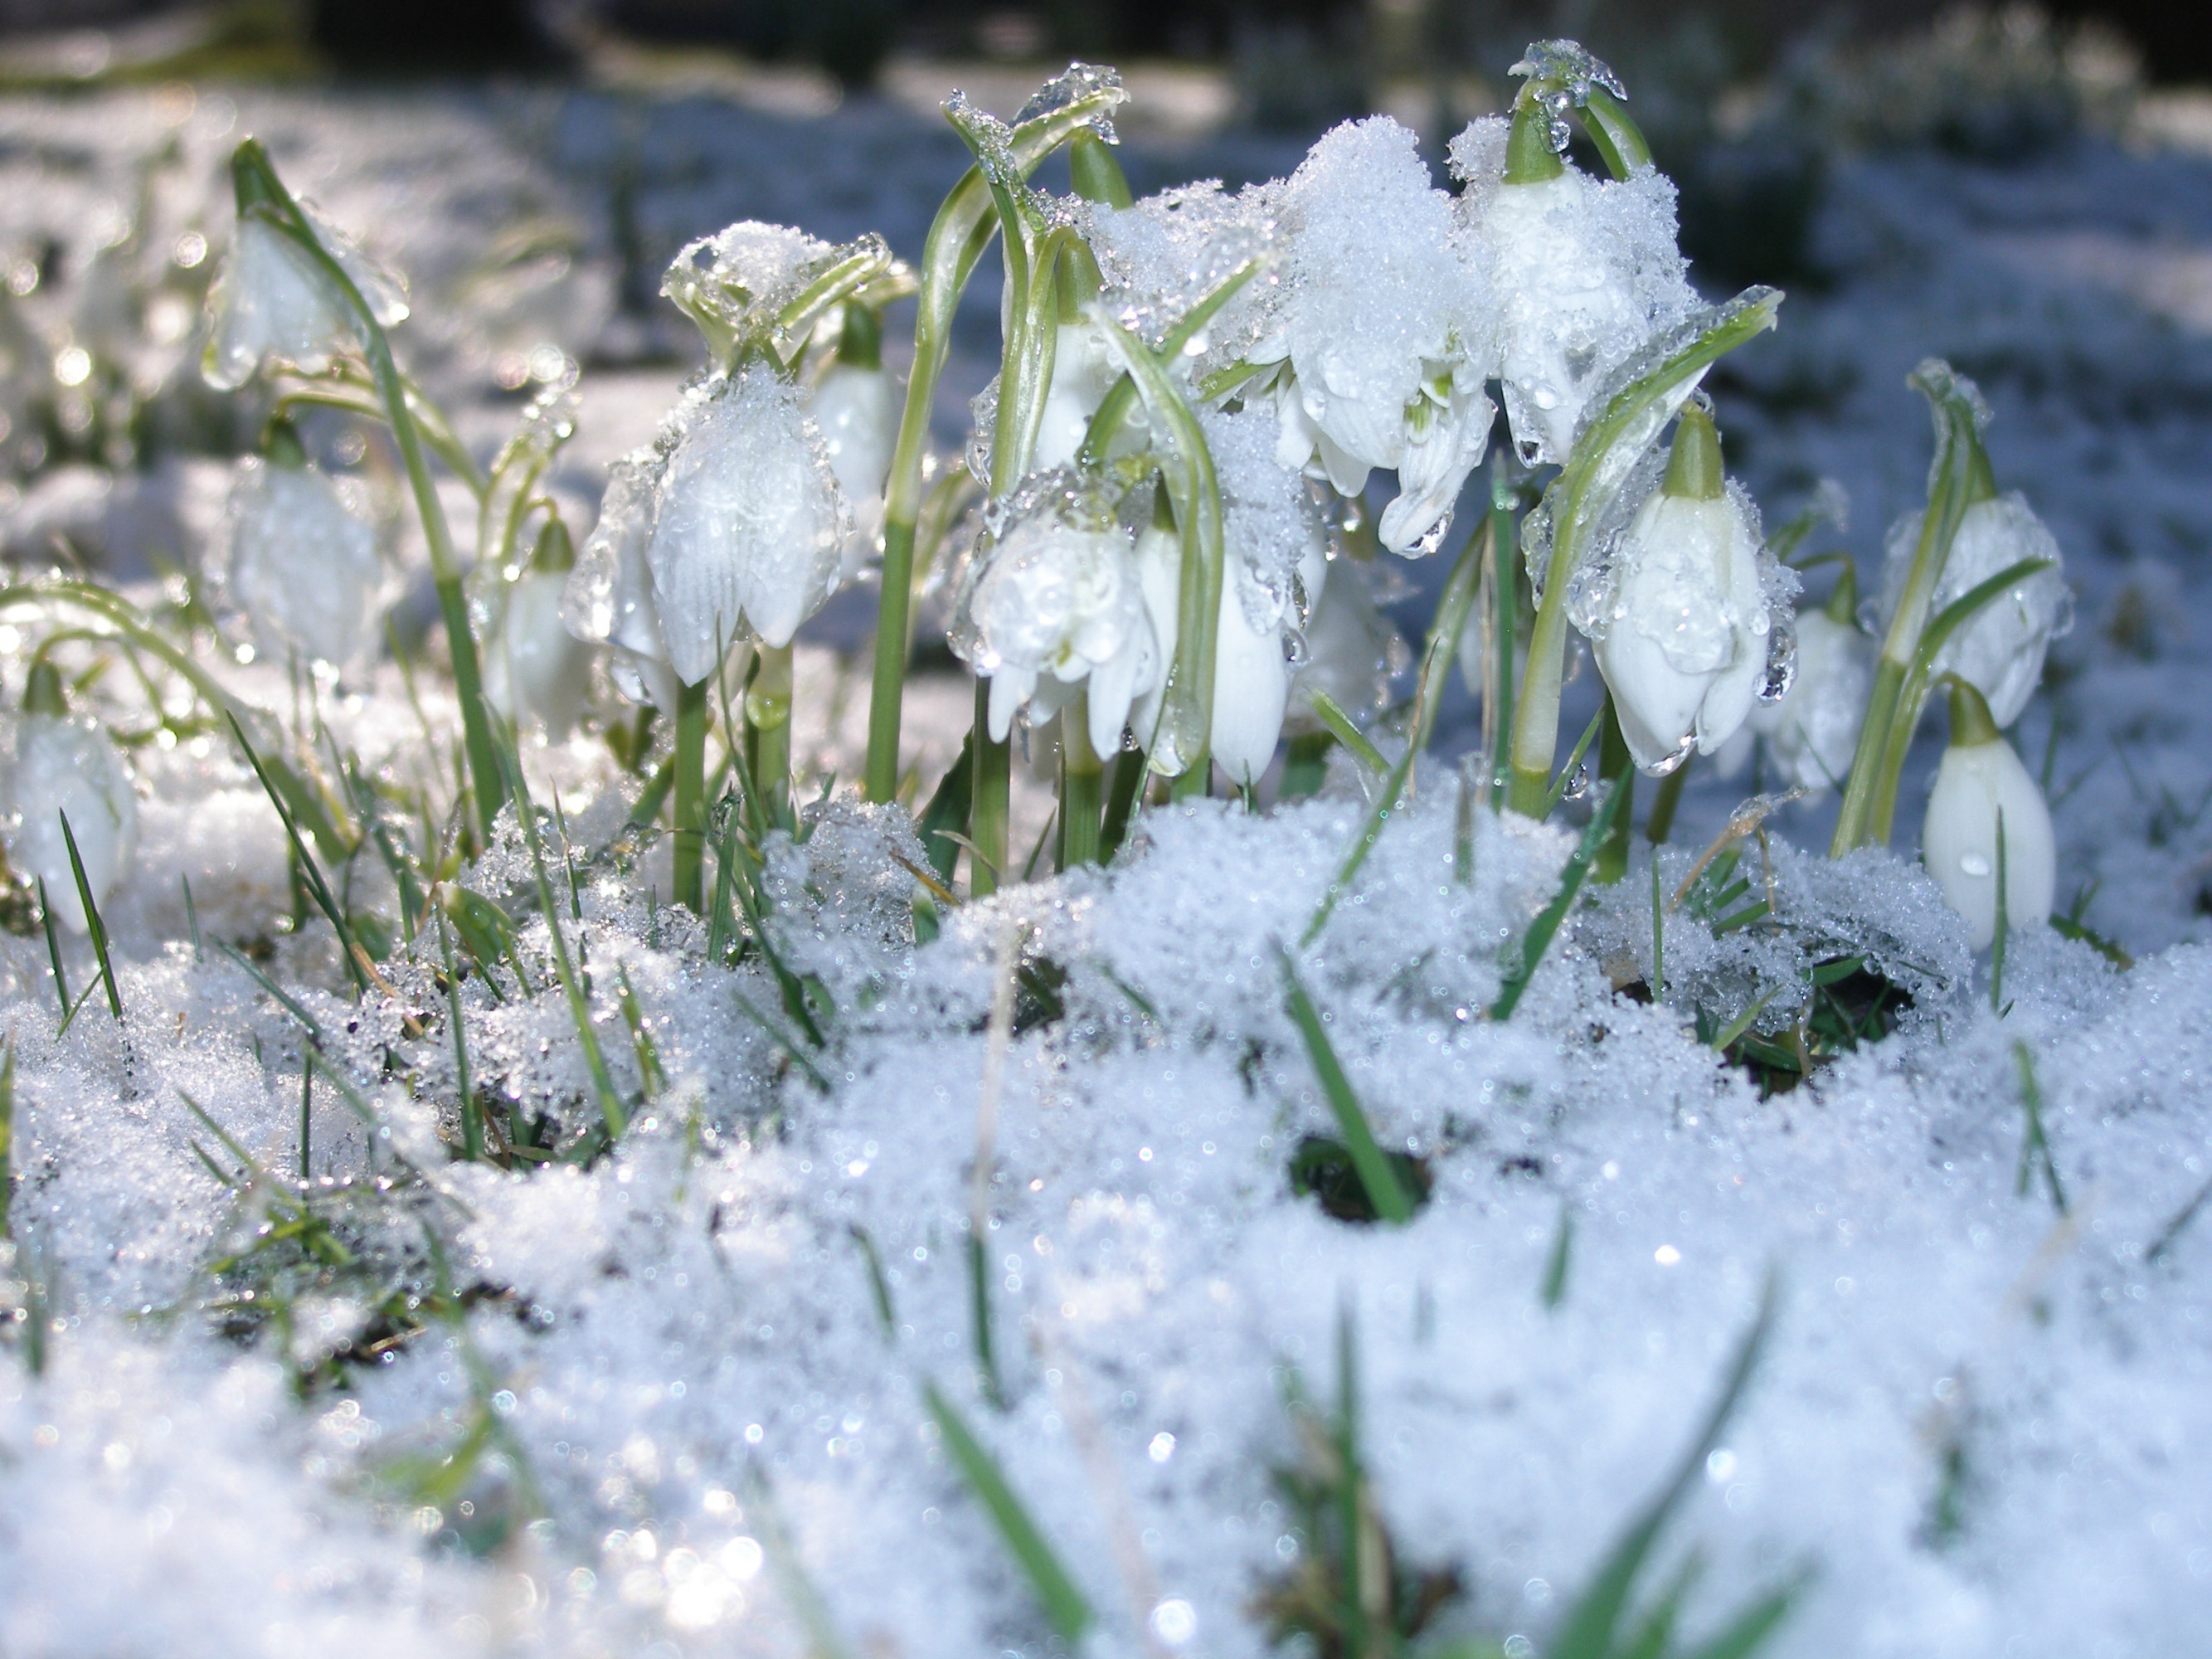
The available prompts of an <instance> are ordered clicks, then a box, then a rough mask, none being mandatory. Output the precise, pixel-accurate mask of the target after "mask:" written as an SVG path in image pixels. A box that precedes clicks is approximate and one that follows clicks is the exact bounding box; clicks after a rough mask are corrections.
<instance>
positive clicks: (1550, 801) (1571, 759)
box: [1540, 707, 1605, 818]
mask: <svg viewBox="0 0 2212 1659" xmlns="http://www.w3.org/2000/svg"><path fill="white" fill-rule="evenodd" d="M1604 725H1605V710H1604V708H1602V707H1601V708H1599V709H1598V711H1597V713H1596V714H1592V715H1591V716H1590V723H1589V725H1588V726H1584V727H1583V734H1582V736H1581V737H1579V738H1576V739H1575V746H1574V748H1573V749H1571V750H1569V751H1568V754H1567V763H1566V764H1565V766H1562V767H1561V768H1560V769H1559V776H1557V777H1555V778H1553V780H1552V787H1551V789H1550V790H1549V791H1548V792H1547V793H1546V794H1545V796H1544V810H1543V811H1542V813H1541V815H1540V816H1541V817H1547V818H1548V817H1551V816H1552V809H1553V807H1554V806H1557V805H1559V803H1560V802H1561V801H1563V800H1565V799H1566V798H1567V791H1568V790H1570V789H1571V788H1573V787H1575V774H1576V773H1577V772H1579V771H1580V770H1582V765H1583V756H1585V755H1587V754H1589V746H1590V744H1591V742H1592V741H1593V740H1594V739H1595V738H1596V736H1597V734H1598V732H1599V730H1600V729H1601V727H1602V726H1604Z"/></svg>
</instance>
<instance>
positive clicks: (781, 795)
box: [745, 645, 791, 823]
mask: <svg viewBox="0 0 2212 1659" xmlns="http://www.w3.org/2000/svg"><path fill="white" fill-rule="evenodd" d="M757 659H758V661H759V664H760V665H759V667H758V668H757V669H756V670H755V671H753V678H752V683H751V684H750V685H748V686H746V687H745V749H746V755H745V760H746V763H747V765H748V767H749V768H750V770H751V772H752V778H753V787H754V788H756V789H757V790H759V791H760V794H761V816H762V820H763V822H764V823H790V822H791V647H789V646H788V645H785V646H781V647H778V646H769V645H763V646H760V647H757Z"/></svg>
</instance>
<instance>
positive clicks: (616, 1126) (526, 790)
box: [495, 743, 629, 1141]
mask: <svg viewBox="0 0 2212 1659" xmlns="http://www.w3.org/2000/svg"><path fill="white" fill-rule="evenodd" d="M495 748H496V749H497V751H498V762H499V769H500V771H501V774H502V775H503V776H502V780H501V781H503V782H504V783H505V784H506V786H507V793H508V795H509V796H510V797H512V798H513V801H514V816H515V818H516V820H517V822H519V823H520V824H521V825H522V839H523V842H524V844H525V845H526V846H527V847H528V848H529V849H530V867H531V870H532V873H533V874H534V875H535V876H536V877H537V880H538V909H539V911H540V912H541V913H542V914H543V915H544V918H545V931H546V933H547V935H548V936H549V937H550V939H551V940H552V943H553V970H554V972H555V973H556V974H557V975H560V979H561V989H562V991H563V992H564V993H566V994H567V996H568V1018H569V1020H570V1022H571V1023H572V1024H574V1026H575V1028H576V1041H577V1043H578V1044H579V1046H580V1047H581V1048H582V1049H583V1051H584V1064H585V1066H586V1067H587V1068H588V1069H589V1070H590V1072H591V1074H592V1089H593V1091H595V1092H596V1093H597V1094H598V1096H599V1118H600V1121H601V1122H602V1123H603V1124H604V1125H605V1128H606V1132H607V1139H609V1140H610V1141H616V1140H620V1139H622V1137H623V1130H624V1129H625V1128H627V1127H629V1119H628V1117H627V1116H626V1115H625V1114H624V1113H623V1104H622V1097H621V1096H619V1095H617V1093H616V1092H615V1083H614V1079H613V1078H612V1077H611V1075H609V1073H608V1072H607V1058H606V1055H605V1054H603V1053H601V1052H600V1049H599V1028H598V1027H596V1026H595V1025H593V1024H592V1009H591V1005H590V1004H589V1003H588V1002H587V1001H586V1000H585V996H584V986H583V981H581V979H580V978H579V977H578V975H577V973H576V965H575V963H574V962H573V961H572V960H571V959H570V957H569V955H568V939H567V938H566V937H565V936H564V935H563V934H562V931H561V915H560V911H559V910H558V909H557V908H556V906H555V904H554V902H553V881H552V878H551V877H550V876H548V875H547V874H546V873H545V846H544V841H543V839H542V838H541V837H540V836H539V835H538V811H537V808H536V807H535V806H533V805H532V803H531V799H530V787H529V785H528V784H527V783H526V781H524V779H523V775H522V766H521V763H520V760H519V758H518V757H516V755H515V752H514V750H513V746H512V745H511V744H506V743H501V744H496V745H495Z"/></svg>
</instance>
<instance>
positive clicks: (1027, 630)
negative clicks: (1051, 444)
mask: <svg viewBox="0 0 2212 1659" xmlns="http://www.w3.org/2000/svg"><path fill="white" fill-rule="evenodd" d="M1065 477H1066V475H1065V474H1060V475H1056V476H1055V477H1053V478H1048V479H1047V480H1045V481H1043V483H1042V488H1040V489H1035V490H1030V491H1024V492H1022V493H1021V494H1019V495H1016V496H1015V497H1013V498H1012V501H1011V502H1010V504H1009V510H1008V512H1007V513H1006V525H1005V528H1004V530H1003V531H1002V532H1001V533H1000V536H999V538H998V540H997V541H996V543H995V544H993V545H992V546H991V547H990V548H989V549H988V550H987V551H986V552H984V553H983V554H982V555H981V557H980V558H979V559H978V560H977V562H976V564H975V568H974V569H973V570H971V571H970V573H969V576H968V579H967V581H966V582H965V584H964V585H963V592H962V594H961V598H960V603H959V613H958V617H957V620H956V622H955V624H954V630H953V647H954V649H955V650H957V651H958V652H959V653H960V654H961V655H962V656H963V657H964V658H965V659H967V660H968V662H969V664H970V665H972V666H973V667H974V668H975V671H976V673H978V674H980V675H984V676H987V677H988V678H989V680H990V682H991V702H990V709H989V726H990V734H991V738H992V740H993V741H994V742H1004V741H1005V740H1006V734H1007V732H1009V731H1010V730H1011V729H1012V725H1013V719H1014V711H1015V710H1016V709H1018V708H1021V707H1023V706H1024V704H1027V705H1029V707H1030V719H1031V720H1032V721H1033V722H1037V723H1042V721H1043V720H1047V719H1049V718H1050V717H1051V716H1052V715H1053V714H1056V713H1058V712H1059V710H1060V708H1062V707H1064V706H1065V705H1066V704H1067V703H1068V702H1072V701H1073V699H1074V696H1075V694H1076V693H1077V691H1079V690H1088V692H1089V693H1090V727H1089V735H1090V738H1091V748H1092V749H1093V750H1095V751H1096V752H1097V753H1098V754H1101V755H1111V754H1112V753H1114V752H1115V750H1117V749H1119V748H1120V747H1121V728H1122V726H1124V725H1126V724H1127V721H1128V718H1129V707H1130V704H1131V703H1132V702H1133V701H1134V700H1135V698H1136V697H1137V696H1139V694H1140V693H1143V692H1147V691H1152V690H1156V689H1157V687H1158V684H1159V682H1160V680H1161V679H1162V678H1163V676H1164V672H1165V668H1166V663H1167V657H1166V654H1165V653H1164V651H1163V650H1162V648H1161V647H1160V646H1159V644H1158V639H1157V636H1156V634H1155V631H1154V627H1153V619H1152V616H1150V615H1149V614H1147V608H1146V590H1145V587H1144V585H1143V584H1142V582H1141V581H1140V580H1139V574H1138V566H1137V558H1136V554H1135V550H1134V549H1133V546H1132V544H1131V542H1130V538H1129V534H1128V532H1127V531H1125V530H1123V529H1122V528H1121V526H1120V525H1119V524H1118V523H1116V522H1115V520H1113V518H1112V516H1111V515H1110V514H1108V513H1103V512H1100V511H1097V510H1096V508H1095V507H1094V504H1093V503H1091V501H1088V500H1086V499H1085V498H1084V497H1083V496H1082V495H1079V494H1078V493H1077V492H1076V491H1073V490H1070V489H1066V488H1065V487H1064V486H1063V485H1062V483H1060V480H1063V479H1064V478H1065Z"/></svg>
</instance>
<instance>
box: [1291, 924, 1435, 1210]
mask: <svg viewBox="0 0 2212 1659" xmlns="http://www.w3.org/2000/svg"><path fill="white" fill-rule="evenodd" d="M1279 957H1280V960H1281V962H1282V965H1283V987H1284V998H1285V1003H1286V1005H1287V1006H1288V1008H1289V1010H1290V1015H1291V1023H1292V1024H1295V1025H1296V1026H1297V1028H1298V1035H1299V1036H1301V1037H1303V1038H1304V1040H1305V1045H1306V1057H1307V1058H1308V1059H1309V1060H1311V1061H1312V1062H1313V1068H1314V1075H1315V1076H1316V1077H1317V1078H1319V1079H1321V1087H1322V1093H1323V1094H1324V1095H1326V1096H1327V1097H1328V1104H1329V1109H1330V1110H1331V1111H1333V1112H1334V1113H1335V1114H1336V1123H1337V1127H1338V1129H1339V1130H1340V1131H1341V1132H1342V1133H1343V1135H1344V1146H1345V1150H1346V1152H1349V1153H1351V1154H1352V1168H1353V1169H1355V1170H1358V1172H1359V1183H1360V1185H1361V1186H1363V1187H1364V1188H1366V1189H1367V1201H1368V1202H1369V1203H1370V1204H1371V1205H1372V1206H1374V1208H1375V1213H1376V1215H1378V1216H1380V1217H1381V1218H1383V1220H1385V1221H1390V1222H1395V1223H1397V1224H1399V1225H1404V1224H1405V1223H1407V1222H1408V1221H1410V1220H1412V1219H1413V1209H1414V1203H1413V1195H1412V1194H1409V1193H1408V1192H1407V1190H1406V1188H1405V1186H1404V1185H1403V1183H1402V1182H1400V1180H1399V1179H1398V1172H1397V1171H1396V1170H1394V1169H1392V1168H1391V1167H1390V1162H1389V1159H1388V1158H1385V1157H1384V1156H1383V1148H1382V1146H1380V1145H1379V1144H1378V1143H1377V1142H1376V1139H1375V1131H1374V1130H1373V1129H1372V1128H1370V1127H1369V1126H1368V1122H1367V1113H1366V1111H1365V1110H1364V1109H1363V1108H1362V1107H1361V1106H1360V1104H1359V1097H1358V1095H1356V1094H1354V1093H1353V1092H1352V1079H1349V1078H1347V1077H1346V1076H1345V1074H1344V1067H1343V1066H1340V1065H1339V1064H1338V1063H1337V1059H1336V1050H1335V1049H1334V1048H1331V1047H1330V1046H1329V1041H1328V1031H1327V1030H1325V1029H1324V1028H1323V1027H1322V1023H1321V1015H1320V1014H1319V1013H1318V1012H1316V1010H1315V1008H1314V1006H1313V1000H1312V999H1311V998H1310V997H1309V996H1307V995H1306V988H1305V987H1304V985H1302V984H1300V983H1299V982H1298V974H1297V969H1296V968H1295V967H1294V966H1292V965H1291V954H1290V952H1289V951H1279Z"/></svg>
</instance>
